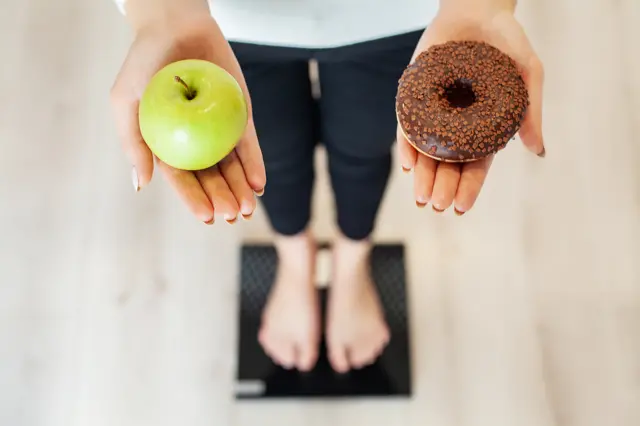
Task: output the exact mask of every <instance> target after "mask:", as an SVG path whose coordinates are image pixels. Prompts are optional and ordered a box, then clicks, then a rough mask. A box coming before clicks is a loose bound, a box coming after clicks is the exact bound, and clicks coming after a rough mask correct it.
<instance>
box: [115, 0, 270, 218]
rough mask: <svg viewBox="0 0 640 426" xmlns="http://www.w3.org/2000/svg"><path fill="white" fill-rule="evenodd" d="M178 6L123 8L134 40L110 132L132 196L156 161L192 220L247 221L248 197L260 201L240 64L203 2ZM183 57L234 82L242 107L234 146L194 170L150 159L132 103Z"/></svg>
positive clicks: (139, 3) (261, 181) (258, 165)
mask: <svg viewBox="0 0 640 426" xmlns="http://www.w3.org/2000/svg"><path fill="white" fill-rule="evenodd" d="M171 3H173V5H171ZM203 3H204V4H203ZM163 7H166V9H164V10H163ZM177 7H179V9H178V10H175V8H176V6H175V2H169V1H166V0H164V1H163V0H159V1H158V0H153V1H150V0H129V2H128V3H127V16H128V18H129V20H130V21H131V22H132V24H133V26H134V28H135V30H136V37H135V41H134V42H133V44H132V45H131V48H130V50H129V53H128V55H127V58H126V60H125V62H124V64H123V66H122V68H121V70H120V73H119V74H118V77H117V79H116V81H115V83H114V85H113V88H112V90H111V101H112V106H113V110H114V114H115V122H116V127H117V130H118V133H119V136H120V139H121V141H122V144H123V147H124V150H125V152H126V154H127V156H128V157H129V160H130V161H131V163H132V166H133V173H132V174H133V184H134V187H135V189H136V190H139V189H141V188H143V187H144V186H146V185H147V184H148V183H149V182H150V181H151V178H152V175H153V171H154V159H155V164H156V165H157V167H158V169H159V170H160V172H161V173H162V175H163V176H164V178H165V179H166V180H167V181H168V183H169V184H170V185H171V186H172V187H173V189H174V190H175V191H176V192H177V193H178V194H179V196H180V198H181V199H182V200H183V202H184V203H185V204H186V205H187V207H188V208H189V210H190V211H191V212H192V213H193V215H195V216H196V217H197V218H198V219H199V220H201V221H202V222H204V223H207V224H211V223H213V220H214V215H216V216H217V215H220V216H223V217H224V218H225V220H227V222H229V223H233V222H235V220H236V218H237V216H238V214H242V215H243V216H244V217H246V218H248V217H250V216H251V214H252V213H253V211H254V209H255V207H256V200H255V197H254V193H255V194H258V195H261V193H262V191H263V189H264V186H265V184H266V174H265V168H264V162H263V159H262V152H261V150H260V146H259V144H258V138H257V135H256V131H255V127H254V124H253V119H252V115H251V101H250V98H249V94H248V91H247V86H246V83H245V81H244V78H243V76H242V72H241V70H240V66H239V64H238V62H237V60H236V58H235V56H234V54H233V52H232V50H231V47H230V46H229V44H228V43H227V41H226V40H225V38H224V36H223V35H222V32H221V31H220V29H219V27H218V26H217V24H216V22H215V21H214V20H213V19H212V18H211V15H210V14H209V11H208V7H206V2H202V1H201V0H186V1H183V2H180V5H179V6H177ZM172 8H173V9H174V10H172ZM152 14H155V15H157V16H155V15H154V16H152ZM182 59H204V60H208V61H211V62H213V63H215V64H217V65H219V66H220V67H222V68H224V69H225V70H227V71H228V72H229V73H230V74H231V75H233V77H234V78H235V79H236V80H237V81H238V83H240V85H241V87H242V89H243V91H244V93H245V97H246V99H247V104H248V106H249V121H248V125H247V128H246V130H245V133H244V135H243V136H242V138H241V139H240V141H239V142H238V144H237V145H236V148H235V149H234V150H233V151H232V152H231V153H230V154H229V155H228V156H227V157H226V158H224V159H223V160H222V161H221V162H220V163H218V164H217V165H216V166H213V167H211V168H209V169H207V170H202V171H197V172H188V171H183V170H177V169H174V168H172V167H170V166H168V165H166V164H165V163H163V162H162V161H160V160H158V159H157V158H155V157H154V156H153V154H152V153H151V151H150V150H149V148H148V146H147V144H146V143H145V142H144V140H143V139H142V136H141V134H140V128H139V125H138V105H139V101H140V98H141V96H142V94H143V93H144V90H145V88H146V85H147V83H148V82H149V81H150V80H151V78H152V77H153V76H154V75H155V73H156V72H157V71H159V70H160V69H162V68H163V67H164V66H166V65H168V64H170V63H173V62H175V61H178V60H182Z"/></svg>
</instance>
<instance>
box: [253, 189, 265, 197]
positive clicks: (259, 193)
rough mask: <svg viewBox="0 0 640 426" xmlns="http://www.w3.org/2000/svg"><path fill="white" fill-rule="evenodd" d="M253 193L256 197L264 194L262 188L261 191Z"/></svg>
mask: <svg viewBox="0 0 640 426" xmlns="http://www.w3.org/2000/svg"><path fill="white" fill-rule="evenodd" d="M255 193H256V195H257V196H258V197H262V195H263V194H264V188H262V189H261V190H259V191H255Z"/></svg>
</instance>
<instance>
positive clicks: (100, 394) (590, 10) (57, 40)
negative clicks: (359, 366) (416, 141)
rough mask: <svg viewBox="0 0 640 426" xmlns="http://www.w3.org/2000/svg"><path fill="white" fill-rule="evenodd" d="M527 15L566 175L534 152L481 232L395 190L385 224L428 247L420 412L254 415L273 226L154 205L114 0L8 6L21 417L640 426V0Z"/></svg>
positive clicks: (0, 390) (8, 339)
mask: <svg viewBox="0 0 640 426" xmlns="http://www.w3.org/2000/svg"><path fill="white" fill-rule="evenodd" d="M520 3H521V7H520V9H519V15H520V16H521V18H522V22H523V23H524V24H525V26H526V28H527V30H528V33H529V35H530V37H531V39H532V41H533V43H534V45H535V46H536V48H537V49H538V51H539V53H540V56H541V57H542V59H543V61H544V62H545V64H546V70H547V84H546V88H545V96H546V102H545V113H544V119H545V131H546V142H547V152H548V155H547V158H546V159H545V160H540V159H537V158H535V157H533V156H531V155H527V154H526V153H525V151H524V149H522V147H521V146H519V145H518V144H515V143H514V144H513V145H512V147H511V148H508V149H507V150H506V151H505V152H504V154H501V155H500V156H499V158H498V160H497V161H496V162H495V163H494V169H493V170H492V173H491V175H490V178H489V181H488V182H487V184H486V187H485V190H484V192H483V194H482V197H481V200H480V201H479V203H478V205H477V208H476V209H475V210H474V211H473V212H472V213H469V214H468V215H466V216H464V217H463V218H457V217H454V216H453V215H450V214H447V215H444V216H435V215H433V214H431V212H430V211H427V210H418V209H416V208H415V207H414V204H413V201H412V198H411V182H410V178H408V177H407V176H405V175H403V174H402V173H395V174H394V177H393V182H392V185H391V188H390V190H389V193H388V196H387V198H386V200H385V204H384V208H383V212H382V215H381V217H380V227H379V232H378V234H377V236H378V238H379V239H381V240H390V239H404V240H405V241H407V244H408V247H409V250H410V251H409V256H410V259H409V260H410V262H409V263H410V264H409V266H410V278H411V311H412V321H413V340H414V354H413V357H414V362H415V365H416V376H415V378H416V384H417V385H416V395H415V398H414V399H413V401H411V402H401V401H388V402H385V401H379V402H370V401H359V402H348V401H345V402H341V403H328V402H320V403H314V404H302V403H282V404H279V403H269V404H255V405H251V404H245V405H242V406H238V405H235V404H234V403H233V401H232V398H231V384H232V374H233V369H234V366H235V349H234V348H235V339H236V336H235V327H236V326H235V322H234V318H235V309H236V300H235V297H234V292H235V286H236V281H235V280H236V276H237V273H238V270H237V251H236V249H237V244H238V241H239V240H240V239H241V238H254V239H263V238H268V233H267V228H266V226H265V221H264V218H263V217H262V216H260V215H258V217H257V218H256V220H255V221H253V222H250V223H246V224H245V223H243V224H238V225H236V226H235V227H230V226H215V227H212V228H210V227H204V226H203V225H201V224H199V223H198V222H197V221H194V220H192V219H191V218H190V216H189V215H188V214H187V213H186V211H185V210H184V209H183V207H182V206H181V205H180V204H179V203H177V202H176V200H175V198H174V196H173V194H172V193H171V192H170V191H169V190H168V189H167V188H166V187H165V185H162V184H160V182H161V181H160V180H158V181H157V183H156V184H154V185H152V187H150V188H147V189H145V190H144V191H143V192H141V193H140V194H134V193H133V191H132V190H131V184H130V178H129V167H128V164H127V163H126V161H125V160H124V157H123V155H122V154H121V152H120V147H119V142H118V140H117V139H116V136H115V132H114V129H113V125H112V122H111V116H110V112H109V107H108V103H107V100H108V99H107V95H108V90H109V87H110V85H111V82H112V80H113V78H114V76H115V73H116V72H117V70H118V68H119V65H120V63H121V61H122V59H123V56H124V54H125V53H126V49H127V46H128V43H129V42H130V34H129V32H128V30H127V28H126V27H125V24H124V22H123V20H122V19H121V17H120V16H119V15H118V14H117V12H116V10H115V8H114V7H113V5H112V3H111V2H110V1H109V0H100V1H86V0H65V1H64V2H57V1H51V0H21V1H9V0H1V6H0V9H1V12H0V35H1V36H0V52H2V66H1V67H0V94H1V96H2V101H1V102H0V144H2V146H1V147H2V149H1V150H0V152H1V155H0V173H1V174H2V179H1V180H0V203H1V204H0V424H1V425H7V426H9V425H11V426H58V425H59V426H88V425H90V426H102V425H104V426H113V425H118V426H143V425H154V426H174V425H185V426H187V425H188V426H210V425H215V426H254V425H261V426H270V425H278V426H289V425H290V426H300V425H302V424H304V425H306V426H316V425H317V426H326V425H333V426H343V425H344V426H347V425H349V426H350V425H354V424H363V425H371V426H375V425H381V426H382V425H384V426H395V425H402V426H407V425H411V426H413V425H416V426H418V425H437V426H608V425H612V426H638V425H640V136H639V135H640V80H638V76H640V59H638V56H639V55H638V54H639V51H638V46H637V42H635V41H634V40H640V3H639V2H638V1H637V0H618V1H611V0H591V1H588V2H587V1H583V0H522V1H521V2H520ZM398 169H399V167H398ZM328 196H329V193H328V191H327V184H326V179H325V177H324V175H322V179H321V180H320V182H319V191H318V199H317V202H318V208H317V209H316V211H318V212H320V211H322V212H323V213H326V207H325V208H324V209H323V208H321V207H320V206H325V205H326V204H322V203H324V202H325V200H328ZM330 218H331V215H326V214H323V215H318V221H317V223H316V224H315V226H316V228H317V229H318V232H319V233H320V235H323V236H326V235H330V234H331V232H332V229H333V228H332V224H331V222H330V221H329V219H330Z"/></svg>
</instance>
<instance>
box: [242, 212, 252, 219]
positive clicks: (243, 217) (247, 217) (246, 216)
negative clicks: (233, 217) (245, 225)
mask: <svg viewBox="0 0 640 426" xmlns="http://www.w3.org/2000/svg"><path fill="white" fill-rule="evenodd" d="M252 216H253V212H251V213H249V214H243V215H242V219H243V220H251V217H252Z"/></svg>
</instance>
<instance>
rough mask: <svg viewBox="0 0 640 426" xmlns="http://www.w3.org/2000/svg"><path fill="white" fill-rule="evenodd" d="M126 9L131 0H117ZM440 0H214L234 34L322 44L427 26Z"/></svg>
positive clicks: (294, 44) (247, 38)
mask: <svg viewBox="0 0 640 426" xmlns="http://www.w3.org/2000/svg"><path fill="white" fill-rule="evenodd" d="M115 1H116V3H117V4H118V6H119V7H120V10H121V11H122V12H123V13H124V3H125V2H126V0H115ZM438 3H439V2H438V0H209V6H210V8H211V14H212V15H213V17H214V18H215V19H216V21H217V22H218V24H219V25H220V28H221V29H222V31H223V33H224V34H225V36H226V37H227V39H229V40H233V41H240V42H247V43H258V44H268V45H275V46H290V47H308V48H323V47H335V46H342V45H346V44H352V43H358V42H363V41H368V40H374V39H377V38H382V37H389V36H393V35H398V34H402V33H407V32H410V31H415V30H419V29H424V28H425V27H426V26H427V25H428V24H429V23H430V22H431V20H432V19H433V18H434V16H435V14H436V12H437V11H438Z"/></svg>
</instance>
